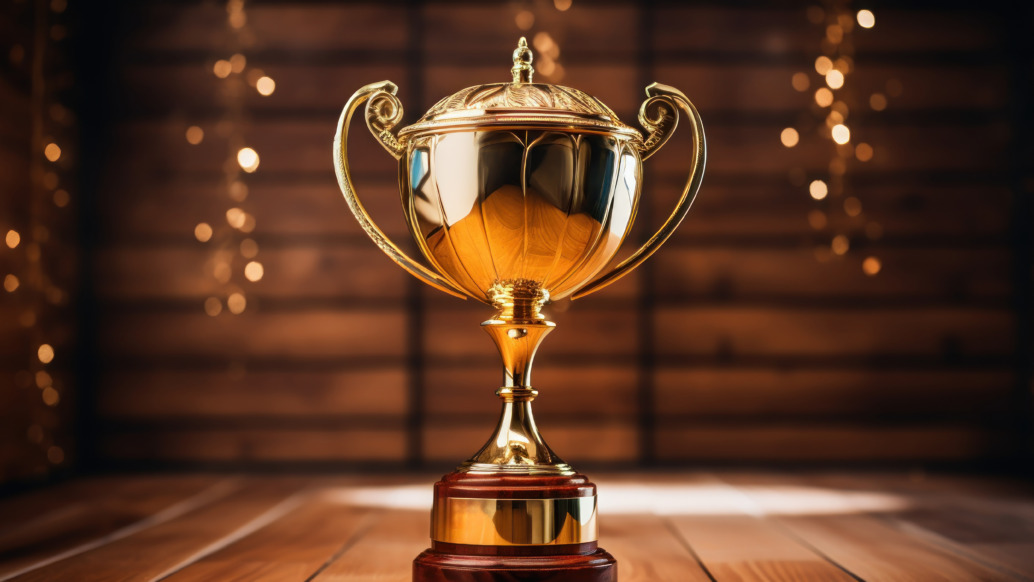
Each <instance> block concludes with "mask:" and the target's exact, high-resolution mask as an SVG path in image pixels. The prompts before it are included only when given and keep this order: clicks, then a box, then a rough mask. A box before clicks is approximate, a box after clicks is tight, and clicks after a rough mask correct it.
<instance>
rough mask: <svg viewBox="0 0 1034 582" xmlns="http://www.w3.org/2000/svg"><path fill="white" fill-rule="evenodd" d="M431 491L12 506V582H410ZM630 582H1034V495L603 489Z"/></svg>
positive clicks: (1012, 488) (365, 484)
mask: <svg viewBox="0 0 1034 582" xmlns="http://www.w3.org/2000/svg"><path fill="white" fill-rule="evenodd" d="M433 480H434V479H433V478H430V477H403V476H384V477H377V476H366V477H332V476H303V475H289V476H275V477H274V476H256V475H250V476H249V475H235V476H226V475H181V476H177V475H172V476H170V475H164V476H154V475H132V476H105V477H97V478H88V479H80V480H77V481H71V482H68V483H64V484H61V485H58V486H55V487H51V488H48V489H44V490H39V491H33V492H30V493H27V494H23V495H19V496H16V497H11V498H7V499H2V500H0V581H2V580H18V581H26V580H48V581H49V580H77V581H80V580H82V581H89V580H98V581H101V580H103V581H108V580H121V581H138V580H139V581H155V580H172V581H177V582H183V581H211V580H219V581H223V580H248V581H255V580H270V581H273V580H275V581H292V580H297V581H299V582H301V581H310V580H312V581H318V582H326V581H340V582H345V581H348V582H355V581H364V582H373V581H377V582H388V581H398V582H403V581H408V580H409V579H410V562H411V560H412V559H413V557H415V556H416V555H417V554H418V553H419V552H420V551H421V550H423V549H424V548H425V547H426V546H427V545H428V539H427V529H428V510H429V507H430V502H431V487H430V485H431V483H432V482H433ZM595 480H596V481H597V483H598V484H599V485H600V497H599V503H600V522H601V534H600V542H601V545H602V546H603V547H605V548H606V549H608V550H609V551H610V552H611V553H612V554H614V555H615V556H616V557H617V559H618V562H619V573H620V579H621V580H622V582H647V581H678V582H684V581H685V582H696V581H703V582H706V581H719V582H721V581H744V582H746V581H780V580H816V581H838V580H844V581H851V580H872V581H880V580H892V581H926V580H937V581H956V580H979V581H999V580H1003V581H1009V580H1034V488H1031V486H1030V484H1027V483H1021V482H1015V481H1007V480H999V479H991V478H981V477H970V476H958V475H938V476H930V475H924V474H916V473H913V474H897V473H864V474H862V473H858V474H848V473H759V472H720V473H680V474H643V475H621V476H617V475H615V476H599V477H597V478H596V479H595Z"/></svg>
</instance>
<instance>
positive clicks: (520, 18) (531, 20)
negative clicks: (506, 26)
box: [514, 10, 535, 30]
mask: <svg viewBox="0 0 1034 582" xmlns="http://www.w3.org/2000/svg"><path fill="white" fill-rule="evenodd" d="M514 22H515V23H516V24H517V28H519V29H521V30H531V27H532V26H535V14H533V13H532V12H531V11H530V10H521V11H520V12H518V13H517V16H516V17H515V18H514Z"/></svg>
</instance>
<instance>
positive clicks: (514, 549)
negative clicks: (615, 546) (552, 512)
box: [413, 472, 618, 582]
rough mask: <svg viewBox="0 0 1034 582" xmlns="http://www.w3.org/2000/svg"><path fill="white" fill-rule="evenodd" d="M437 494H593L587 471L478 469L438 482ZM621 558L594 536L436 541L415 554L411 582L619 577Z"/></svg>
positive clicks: (603, 581)
mask: <svg viewBox="0 0 1034 582" xmlns="http://www.w3.org/2000/svg"><path fill="white" fill-rule="evenodd" d="M434 495H435V498H437V499H443V498H446V497H461V498H480V499H549V498H567V497H592V496H594V495H596V485H594V484H593V483H591V482H590V481H589V479H588V478H587V477H586V476H585V475H570V476H560V475H549V476H539V475H478V474H471V473H462V472H454V473H449V474H448V475H446V476H444V477H442V479H441V481H439V482H438V483H436V484H435V486H434ZM617 579H618V575H617V561H616V560H615V559H614V556H611V555H610V554H609V553H607V552H606V551H605V550H603V549H601V548H600V547H599V546H598V545H597V543H596V542H595V541H593V542H588V543H581V544H567V545H553V544H549V545H541V546H474V545H465V544H449V543H443V542H438V541H434V542H432V544H431V548H430V549H428V550H425V551H424V552H423V553H422V554H420V555H419V556H417V558H416V559H415V560H413V582H617Z"/></svg>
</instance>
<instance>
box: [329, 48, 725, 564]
mask: <svg viewBox="0 0 1034 582" xmlns="http://www.w3.org/2000/svg"><path fill="white" fill-rule="evenodd" d="M531 63H532V54H531V51H530V50H529V49H528V46H527V42H526V41H525V39H524V38H521V39H520V42H519V44H518V47H517V49H516V50H515V51H514V53H513V68H512V69H511V74H512V81H511V82H506V83H492V84H486V85H478V86H475V87H469V88H467V89H463V90H461V91H459V92H457V93H455V94H453V95H450V96H448V97H446V98H444V99H442V100H441V101H439V102H438V103H437V104H436V105H435V106H434V107H432V108H431V109H430V110H429V111H428V112H427V113H426V114H425V115H424V116H423V117H422V118H420V120H418V121H417V122H416V123H415V124H413V125H410V126H408V127H405V128H402V129H401V130H399V131H397V132H395V131H394V130H395V127H396V126H397V125H398V123H399V122H400V121H401V119H402V105H401V103H400V102H399V100H398V99H397V98H396V97H395V93H396V91H397V87H396V86H395V85H394V84H393V83H391V82H388V81H383V82H380V83H374V84H371V85H367V86H365V87H363V88H361V89H359V90H358V91H357V92H356V93H355V94H354V95H353V96H352V98H351V99H350V100H349V101H348V103H347V104H346V105H345V108H344V110H343V111H342V114H341V119H340V121H339V123H338V130H337V135H336V136H335V141H334V166H335V171H336V173H337V178H338V182H339V184H340V186H341V190H342V193H343V194H344V196H345V200H346V202H347V203H348V206H349V208H350V209H351V210H352V212H353V214H355V216H356V219H357V220H358V221H359V223H360V225H361V226H362V228H363V230H364V231H365V232H366V233H367V234H368V235H369V236H370V238H371V239H372V240H373V241H374V243H375V244H377V246H379V247H380V248H381V249H382V250H383V251H384V252H385V253H386V254H387V255H388V256H389V257H391V258H392V259H393V260H394V261H395V262H396V263H397V264H398V265H399V266H401V267H402V268H403V269H405V270H406V271H408V272H409V273H410V274H412V275H414V276H415V277H417V278H419V279H420V280H422V281H424V282H425V283H427V284H429V285H431V286H432V287H435V288H437V289H439V290H441V291H444V292H446V293H449V294H451V295H455V296H457V297H460V298H464V299H467V298H469V299H474V300H476V301H480V302H482V303H485V304H487V305H490V306H492V307H493V308H494V309H495V314H494V315H493V316H492V317H491V319H489V320H487V321H485V322H483V323H482V324H481V325H482V328H483V329H484V330H485V331H486V332H488V334H489V335H490V336H491V338H492V340H493V341H494V342H495V344H496V347H497V348H498V349H499V353H500V355H501V356H502V360H503V384H502V387H500V388H499V390H497V391H496V394H497V395H498V396H499V397H500V398H501V399H502V401H503V402H502V413H501V415H500V419H499V422H498V425H497V427H496V430H495V431H494V433H493V435H492V436H491V438H489V439H488V441H487V442H486V443H485V445H484V446H483V447H482V448H481V449H480V450H479V451H478V452H477V453H475V454H474V456H472V457H471V458H470V459H469V460H467V461H466V462H465V463H463V464H462V465H461V466H460V467H459V468H457V470H456V471H454V472H453V473H450V474H448V475H446V476H444V477H443V478H442V480H441V481H439V482H438V483H437V484H436V485H435V498H434V507H433V509H432V515H431V548H430V549H429V550H427V551H425V552H424V553H423V554H421V555H420V556H418V557H417V558H416V560H414V565H413V579H414V580H416V581H432V580H435V581H437V580H443V581H444V580H454V581H465V580H470V581H474V580H478V581H494V580H512V579H520V580H525V581H533V580H566V581H572V582H578V581H586V582H589V581H592V582H601V581H613V580H616V579H617V568H616V562H615V561H614V558H613V557H612V556H610V554H608V553H607V552H605V551H604V550H602V549H600V548H599V547H598V544H597V523H596V486H595V485H593V484H592V483H591V482H589V480H588V479H587V478H586V477H585V476H583V475H579V474H577V473H576V472H575V471H574V470H573V469H572V468H571V467H570V465H568V464H567V463H565V462H564V461H563V460H561V459H560V457H558V456H557V455H556V453H554V452H553V451H552V450H550V448H549V447H548V446H547V445H546V443H545V442H544V441H543V439H542V437H541V435H540V434H539V431H538V428H537V426H536V425H535V420H534V417H533V416H532V410H531V402H532V400H534V398H535V397H536V396H537V395H538V392H537V391H536V390H535V389H534V388H532V384H531V367H532V362H533V360H534V357H535V352H536V351H537V349H538V346H539V344H540V343H541V341H542V339H543V338H544V337H545V336H546V334H548V333H549V332H550V331H552V330H553V328H554V327H555V324H554V323H553V322H551V321H549V320H547V319H546V317H545V315H544V314H543V313H542V308H543V306H545V305H546V304H548V303H549V301H551V300H556V299H562V298H565V297H573V298H578V297H582V296H585V295H588V294H589V293H592V292H594V291H597V290H599V289H601V288H603V287H605V286H606V285H609V284H610V283H613V282H614V281H616V280H618V279H619V278H621V277H623V276H624V275H627V274H628V273H629V272H631V271H632V270H633V269H635V268H636V267H637V266H639V265H640V264H641V263H642V262H643V261H645V260H646V259H647V258H649V256H650V255H652V254H653V253H654V252H655V251H656V250H657V249H658V248H659V247H660V246H661V245H662V244H663V243H664V242H665V241H666V240H667V239H668V238H669V237H670V236H671V234H672V233H673V232H674V230H675V228H676V227H677V226H678V225H679V223H681V222H682V219H683V218H684V217H685V215H686V213H687V212H688V210H689V207H690V205H691V204H692V202H693V199H694V197H695V196H696V192H697V190H698V189H699V187H700V182H701V180H702V178H703V171H704V163H705V158H706V153H705V152H706V148H705V142H704V132H703V125H702V123H701V120H700V116H699V114H698V113H697V111H696V109H695V108H694V107H693V105H692V103H690V101H689V100H688V99H687V98H686V96H685V95H683V94H682V93H681V92H680V91H678V90H677V89H674V88H671V87H668V86H665V85H660V84H657V83H654V84H652V85H650V86H649V87H647V89H646V93H647V99H646V101H645V102H644V103H643V105H642V107H641V108H640V111H639V122H640V124H641V125H642V126H643V128H644V129H645V130H646V135H645V137H644V135H643V134H642V133H640V132H639V131H638V130H636V129H634V128H632V127H630V126H627V125H625V124H623V123H621V122H620V121H619V120H618V118H617V116H616V115H615V114H614V112H613V111H611V110H610V109H609V108H608V107H607V106H606V105H604V104H603V103H602V102H601V101H599V100H598V99H596V98H594V97H592V96H590V95H587V94H585V93H583V92H581V91H579V90H577V89H572V88H570V87H562V86H558V85H549V84H540V83H533V82H532V76H533V74H534V69H533V68H532V66H531ZM364 104H365V107H366V108H365V116H366V123H367V127H368V128H369V129H370V131H371V132H372V133H373V135H374V136H375V137H376V138H377V139H378V141H379V142H380V144H381V145H382V146H383V147H384V149H385V150H387V152H388V153H389V154H391V155H392V156H393V157H394V158H395V159H397V160H398V161H399V185H400V193H401V197H402V206H403V211H404V212H405V217H406V222H407V224H408V226H409V229H410V232H411V234H412V235H413V238H414V240H415V241H416V244H417V247H418V248H419V249H420V252H421V254H422V255H423V258H424V259H425V261H426V265H425V264H423V263H421V262H418V261H415V260H413V259H412V258H410V257H409V256H407V255H406V254H405V253H404V252H402V251H401V250H400V249H399V248H398V247H397V246H396V245H395V244H394V243H393V242H391V241H390V240H389V239H388V238H387V237H386V236H385V235H384V233H383V232H381V230H380V229H379V228H378V227H377V226H376V225H375V224H374V223H373V221H372V219H371V218H370V217H369V215H368V214H367V212H366V210H365V208H364V207H363V205H362V203H361V202H360V200H359V199H358V197H357V196H356V193H355V187H354V186H353V184H352V179H351V176H350V173H349V165H348V139H347V138H348V129H349V125H350V123H351V120H352V117H353V116H354V114H355V113H356V112H357V111H358V110H359V108H360V107H362V106H363V105H364ZM680 112H681V113H683V114H685V117H686V119H687V120H688V123H689V126H690V130H691V133H692V136H693V148H692V154H691V157H690V172H689V178H688V180H687V182H686V185H685V187H684V189H683V191H682V195H681V197H680V198H679V200H678V202H677V204H676V207H675V209H674V211H673V212H672V213H671V215H670V216H669V217H668V219H667V220H666V221H665V223H664V224H663V225H662V226H661V227H660V229H659V230H658V232H657V233H656V234H654V235H653V236H652V237H651V238H650V239H649V240H648V241H647V242H646V243H645V244H644V245H643V246H642V247H641V248H639V249H638V250H637V251H635V252H634V253H632V254H631V255H630V256H629V257H628V258H626V259H625V260H623V261H621V262H620V263H618V264H617V265H615V266H613V267H612V268H611V269H610V270H609V271H607V272H606V273H604V274H602V275H601V274H600V273H601V271H603V269H604V268H606V267H607V266H608V265H610V264H611V263H612V261H613V260H614V257H615V255H616V254H617V253H618V251H619V250H620V248H621V246H622V243H623V241H624V239H625V237H626V235H627V234H628V232H629V230H630V229H631V227H632V224H633V221H634V219H635V215H636V210H637V208H638V203H639V195H640V189H641V181H642V163H643V161H644V160H646V159H647V158H649V157H650V156H651V155H652V154H653V153H654V152H656V151H657V150H658V149H659V148H660V147H661V146H663V145H664V143H665V142H666V141H667V139H668V138H669V137H670V136H671V134H672V133H673V132H674V130H675V128H676V126H677V124H678V121H679V119H680ZM514 576H518V578H514Z"/></svg>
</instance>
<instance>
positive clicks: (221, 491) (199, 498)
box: [0, 479, 240, 582]
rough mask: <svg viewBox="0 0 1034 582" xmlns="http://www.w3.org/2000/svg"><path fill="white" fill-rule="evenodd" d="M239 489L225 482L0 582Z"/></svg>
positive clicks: (90, 548)
mask: <svg viewBox="0 0 1034 582" xmlns="http://www.w3.org/2000/svg"><path fill="white" fill-rule="evenodd" d="M238 489H240V484H239V483H238V481H237V480H236V479H227V480H225V481H220V482H218V483H215V484H214V485H211V486H210V487H207V488H205V489H204V490H202V491H200V492H198V493H196V494H195V495H192V496H191V497H188V498H186V499H184V500H182V501H178V502H176V503H174V504H172V505H170V506H169V507H166V508H165V509H163V510H161V511H159V512H157V513H155V514H154V515H151V516H148V517H145V518H143V519H141V520H139V521H137V522H134V523H131V524H129V525H127V526H125V527H122V528H119V529H117V530H115V531H113V532H111V533H109V534H106V535H103V536H101V537H99V538H97V539H94V540H91V541H89V542H86V543H83V544H80V545H78V546H75V547H74V548H69V549H67V550H65V551H63V552H61V553H59V554H55V555H53V556H50V557H49V558H47V559H45V560H40V561H39V562H36V563H35V564H30V565H28V566H26V567H24V568H21V569H20V570H16V571H14V572H10V573H8V574H6V575H4V576H3V577H0V582H5V581H6V580H12V579H14V578H17V577H18V576H22V575H23V574H27V573H29V572H32V571H33V570H38V569H40V568H44V567H46V566H49V565H51V564H54V563H57V562H60V561H62V560H65V559H68V558H71V557H74V556H77V555H79V554H83V553H85V552H89V551H90V550H94V549H97V548H99V547H101V546H105V545H107V544H110V543H112V542H116V541H118V540H121V539H123V538H127V537H129V536H131V535H134V534H136V533H139V532H141V531H144V530H146V529H149V528H151V527H154V526H157V525H161V524H163V523H166V522H169V521H172V520H174V519H176V518H178V517H180V516H182V515H186V514H187V513H190V512H191V511H194V510H196V509H199V508H201V507H204V506H206V505H209V504H211V503H214V502H216V501H218V500H220V499H222V498H224V497H226V496H228V495H230V494H231V493H233V492H234V491H237V490H238Z"/></svg>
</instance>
